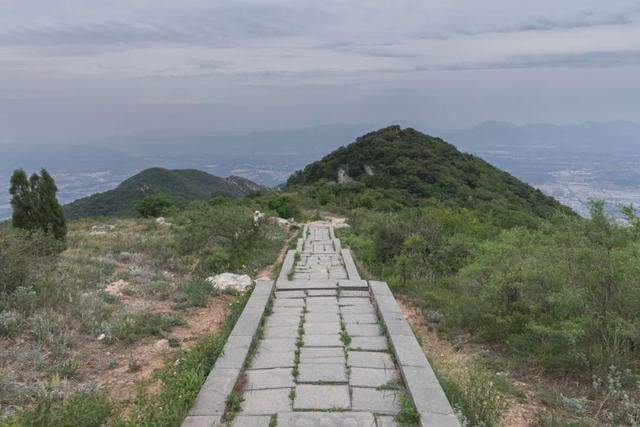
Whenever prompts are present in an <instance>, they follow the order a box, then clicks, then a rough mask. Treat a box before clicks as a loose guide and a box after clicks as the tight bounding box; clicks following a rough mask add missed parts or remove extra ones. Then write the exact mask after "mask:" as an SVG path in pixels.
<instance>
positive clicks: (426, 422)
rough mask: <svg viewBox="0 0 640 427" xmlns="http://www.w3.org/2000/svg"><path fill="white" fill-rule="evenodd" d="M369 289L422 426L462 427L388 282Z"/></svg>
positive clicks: (372, 282)
mask: <svg viewBox="0 0 640 427" xmlns="http://www.w3.org/2000/svg"><path fill="white" fill-rule="evenodd" d="M369 288H370V290H371V294H372V295H373V299H374V302H375V304H376V306H377V308H378V312H379V315H380V318H381V319H382V320H383V322H384V326H385V329H386V331H387V336H388V337H389V340H390V341H391V347H392V349H393V353H394V355H395V357H396V361H397V363H398V366H399V368H400V374H401V375H402V378H403V380H404V383H405V385H406V387H407V391H408V392H409V395H410V397H411V400H412V401H413V404H414V406H415V408H416V410H417V411H418V413H419V414H420V425H421V426H423V427H426V426H443V427H459V426H460V422H459V421H458V418H457V417H456V415H455V414H454V411H453V408H452V407H451V404H450V403H449V400H448V399H447V396H446V395H445V393H444V390H443V389H442V386H441V385H440V383H439V381H438V379H437V377H436V375H435V373H434V372H433V369H432V368H431V365H430V364H429V361H428V360H427V358H426V356H425V355H424V352H423V351H422V347H420V344H419V343H418V340H417V339H416V337H415V335H414V334H413V330H412V329H411V326H409V323H408V322H407V321H406V319H405V317H404V315H403V314H402V311H401V310H400V306H399V305H398V303H397V301H396V299H395V298H394V296H393V293H392V292H391V289H389V286H388V285H387V284H386V283H385V282H377V281H374V280H370V281H369Z"/></svg>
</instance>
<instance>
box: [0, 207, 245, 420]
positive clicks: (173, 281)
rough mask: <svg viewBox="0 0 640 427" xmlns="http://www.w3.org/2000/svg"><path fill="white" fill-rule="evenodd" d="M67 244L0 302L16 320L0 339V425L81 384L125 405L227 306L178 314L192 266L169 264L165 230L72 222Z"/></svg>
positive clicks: (215, 299)
mask: <svg viewBox="0 0 640 427" xmlns="http://www.w3.org/2000/svg"><path fill="white" fill-rule="evenodd" d="M107 221H108V222H107ZM68 242H69V245H68V249H67V250H65V251H64V252H63V253H62V254H61V255H60V257H59V258H58V260H57V262H56V263H55V265H54V266H53V267H52V268H51V267H49V268H47V271H43V272H42V275H41V277H39V279H38V282H37V283H34V285H33V287H29V288H25V289H20V290H19V292H16V293H15V294H14V295H11V296H10V297H7V298H11V300H10V301H2V303H3V305H4V306H5V307H6V306H9V307H10V308H11V312H13V313H17V314H18V317H19V320H18V323H17V330H16V333H15V334H13V336H5V337H0V419H1V416H2V415H3V413H4V415H5V416H6V415H9V414H10V413H12V412H13V411H14V410H15V409H16V408H18V407H24V406H25V405H29V404H30V402H32V401H33V400H34V399H37V396H38V395H39V394H40V393H41V392H42V390H45V389H47V390H49V389H51V390H53V392H54V393H57V394H58V395H59V397H60V398H63V397H66V396H69V395H72V394H73V393H75V391H77V390H83V389H85V388H86V387H87V386H88V385H89V384H97V385H98V386H100V387H101V388H104V389H105V390H110V392H111V394H112V396H113V397H114V398H116V400H117V401H120V402H121V403H122V405H123V406H126V405H127V402H129V401H130V400H131V399H132V398H133V396H134V393H135V385H136V383H137V382H138V381H140V380H141V379H143V378H147V377H149V376H150V375H151V373H152V372H154V370H156V369H158V368H160V367H161V366H162V365H163V362H164V360H165V358H166V357H167V356H168V354H170V353H172V352H174V351H176V350H177V349H178V348H183V349H184V348H188V347H189V346H190V344H191V340H192V337H194V336H195V335H198V334H200V333H202V332H205V331H206V332H215V331H216V329H217V328H218V326H219V325H220V324H221V323H222V322H223V321H224V318H225V316H226V308H225V304H226V303H227V302H228V301H229V300H231V299H233V298H234V297H233V296H229V295H215V296H212V297H210V298H207V296H205V299H206V301H204V302H203V303H202V304H200V305H202V306H201V307H188V308H179V306H178V304H176V299H177V296H178V295H179V294H180V292H182V291H183V290H184V289H185V286H186V284H187V283H188V282H189V281H190V280H191V276H190V266H191V264H192V262H193V260H192V259H190V258H189V257H182V258H179V259H178V258H177V257H175V256H174V255H173V254H174V253H175V252H174V251H172V248H171V244H172V239H171V229H170V228H169V227H166V226H158V225H156V224H155V222H154V221H152V220H134V219H108V220H104V221H101V220H81V221H76V222H73V223H71V224H70V230H69V235H68ZM6 311H7V310H5V312H6ZM166 338H171V340H170V342H171V343H172V345H173V347H171V346H169V345H167V344H168V342H169V341H167V340H165V339H166ZM131 364H134V365H138V369H131V368H130V365H131Z"/></svg>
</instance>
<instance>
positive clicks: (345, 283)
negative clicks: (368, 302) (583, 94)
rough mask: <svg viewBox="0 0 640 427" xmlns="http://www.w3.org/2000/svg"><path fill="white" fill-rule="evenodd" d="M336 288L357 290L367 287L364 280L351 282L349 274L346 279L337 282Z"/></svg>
mask: <svg viewBox="0 0 640 427" xmlns="http://www.w3.org/2000/svg"><path fill="white" fill-rule="evenodd" d="M347 274H349V270H348V269H347ZM338 288H340V289H352V290H353V289H355V290H358V289H368V288H369V285H368V284H367V281H366V280H360V279H356V280H353V279H352V278H351V275H350V274H349V278H348V279H342V280H338Z"/></svg>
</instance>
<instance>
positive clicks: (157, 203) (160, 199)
mask: <svg viewBox="0 0 640 427" xmlns="http://www.w3.org/2000/svg"><path fill="white" fill-rule="evenodd" d="M174 206H175V203H173V200H171V199H170V198H168V197H167V196H165V195H162V194H151V195H149V196H146V197H145V198H143V199H142V200H138V201H137V202H136V203H135V208H136V211H138V213H139V214H140V216H141V217H143V218H150V217H159V216H160V215H162V214H163V213H165V212H166V211H167V210H168V209H169V208H172V207H174Z"/></svg>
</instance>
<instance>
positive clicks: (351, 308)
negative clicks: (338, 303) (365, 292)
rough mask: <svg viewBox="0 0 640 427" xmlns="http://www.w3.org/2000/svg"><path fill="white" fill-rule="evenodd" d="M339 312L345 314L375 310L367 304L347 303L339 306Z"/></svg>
mask: <svg viewBox="0 0 640 427" xmlns="http://www.w3.org/2000/svg"><path fill="white" fill-rule="evenodd" d="M340 312H341V313H342V314H343V315H345V314H375V312H376V310H375V309H374V308H373V307H369V306H368V305H348V306H344V307H340Z"/></svg>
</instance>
